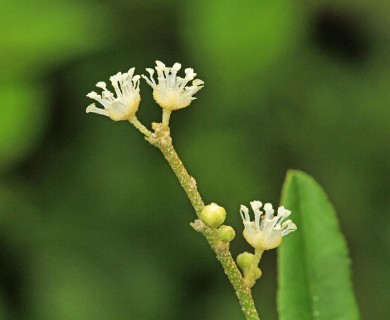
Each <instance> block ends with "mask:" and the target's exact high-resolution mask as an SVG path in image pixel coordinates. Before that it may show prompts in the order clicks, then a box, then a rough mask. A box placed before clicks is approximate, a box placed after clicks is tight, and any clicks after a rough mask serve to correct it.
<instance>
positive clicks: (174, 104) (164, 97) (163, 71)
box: [142, 61, 204, 110]
mask: <svg viewBox="0 0 390 320" xmlns="http://www.w3.org/2000/svg"><path fill="white" fill-rule="evenodd" d="M180 68H181V64H180V63H177V62H176V63H175V64H174V65H173V67H172V68H169V67H166V66H165V64H163V63H162V62H161V61H156V71H157V80H158V83H156V82H155V81H154V79H153V74H154V70H153V69H150V68H147V69H146V71H148V72H149V78H148V77H146V76H145V75H142V77H143V78H144V79H145V80H146V82H147V83H148V84H149V85H150V86H151V87H152V88H153V98H154V100H156V102H157V103H158V104H159V105H160V107H162V108H164V109H168V110H177V109H182V108H185V107H188V106H189V105H190V103H191V101H192V100H194V99H196V98H194V97H193V95H194V94H195V93H197V92H198V91H199V90H200V89H202V88H203V83H204V82H203V81H202V80H199V79H195V76H196V73H194V69H191V68H187V69H185V70H184V72H185V77H184V78H181V77H178V76H177V75H176V74H177V72H178V71H179V70H180ZM194 79H195V80H194ZM191 80H193V81H192V85H191V86H188V87H186V84H187V83H188V82H189V81H191Z"/></svg>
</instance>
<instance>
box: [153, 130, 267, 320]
mask: <svg viewBox="0 0 390 320" xmlns="http://www.w3.org/2000/svg"><path fill="white" fill-rule="evenodd" d="M153 129H154V130H155V132H154V133H153V134H152V135H151V136H149V137H148V139H147V140H148V141H149V142H150V143H151V144H152V145H154V146H156V147H157V148H158V149H160V150H161V152H162V153H163V155H164V157H165V159H166V160H167V161H168V163H169V165H170V166H171V168H172V170H173V172H174V173H175V175H176V177H177V178H178V180H179V182H180V184H181V186H182V188H183V189H184V191H185V192H186V194H187V197H188V199H189V200H190V202H191V204H192V206H193V208H194V209H195V212H196V214H197V216H198V217H199V215H200V213H201V212H202V210H203V208H204V202H203V200H202V198H201V196H200V194H199V192H198V188H197V185H196V181H195V179H194V178H193V177H191V176H190V175H189V174H188V172H187V170H186V168H185V167H184V165H183V163H182V161H181V160H180V158H179V156H178V154H177V153H176V150H175V149H174V147H173V145H172V138H171V136H170V132H169V128H168V127H166V126H164V125H162V124H161V123H153ZM198 231H200V232H201V233H202V234H203V235H204V236H205V238H206V239H207V242H208V243H209V244H210V246H211V248H212V250H213V251H214V252H215V254H216V256H217V259H218V260H219V262H220V263H221V265H222V267H223V269H224V270H225V273H226V275H227V276H228V278H229V281H230V283H231V284H232V286H233V288H234V290H235V292H236V296H237V297H238V300H239V302H240V305H241V309H242V311H243V313H244V314H245V318H246V319H247V320H260V318H259V315H258V313H257V311H256V307H255V304H254V302H253V298H252V293H251V289H250V288H249V287H248V286H247V285H246V283H245V281H244V279H243V277H242V275H241V272H240V271H239V270H238V268H237V265H236V263H235V261H234V260H233V258H232V256H231V254H230V251H229V244H226V243H223V242H221V241H220V240H219V239H218V237H217V236H216V234H215V229H210V228H208V227H206V226H202V227H201V228H199V229H198Z"/></svg>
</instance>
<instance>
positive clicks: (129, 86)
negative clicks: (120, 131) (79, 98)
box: [87, 68, 141, 121]
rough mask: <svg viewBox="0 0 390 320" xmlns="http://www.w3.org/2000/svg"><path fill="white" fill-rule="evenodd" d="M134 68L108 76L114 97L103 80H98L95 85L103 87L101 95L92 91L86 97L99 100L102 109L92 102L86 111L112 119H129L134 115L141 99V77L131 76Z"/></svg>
mask: <svg viewBox="0 0 390 320" xmlns="http://www.w3.org/2000/svg"><path fill="white" fill-rule="evenodd" d="M134 70H135V68H131V69H130V70H129V72H127V73H121V72H118V73H117V74H116V75H114V76H112V77H110V81H111V84H112V86H113V87H114V89H115V93H116V97H115V96H114V94H113V93H112V92H111V91H109V90H107V85H106V83H105V82H103V81H100V82H98V83H97V84H96V86H97V87H98V88H101V89H103V92H102V95H99V94H97V93H96V92H94V91H92V92H90V93H88V94H87V97H89V98H91V99H94V100H96V101H98V102H100V104H101V105H102V106H103V107H104V109H100V108H97V107H96V106H95V104H94V103H93V104H91V105H90V106H88V108H87V113H88V112H94V113H97V114H101V115H104V116H107V117H110V118H111V119H112V120H114V121H118V120H129V119H131V118H132V117H134V115H135V113H136V112H137V110H138V106H139V103H140V101H141V96H140V94H139V80H140V78H141V77H140V76H139V75H136V76H133V75H134Z"/></svg>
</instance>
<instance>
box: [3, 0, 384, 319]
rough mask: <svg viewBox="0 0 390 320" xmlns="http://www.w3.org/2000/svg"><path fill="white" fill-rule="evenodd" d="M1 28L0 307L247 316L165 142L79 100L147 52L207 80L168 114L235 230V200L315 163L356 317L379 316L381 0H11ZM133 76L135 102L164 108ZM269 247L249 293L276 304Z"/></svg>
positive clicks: (58, 312)
mask: <svg viewBox="0 0 390 320" xmlns="http://www.w3.org/2000/svg"><path fill="white" fill-rule="evenodd" d="M0 27H1V29H0V65H1V68H0V74H1V77H0V111H1V112H0V115H1V116H0V177H1V180H0V319H20V320H30V319H34V320H35V319H36V320H54V319H77V320H87V319H94V320H100V319H102V320H103V319H104V320H106V319H115V320H122V319H123V320H124V319H126V320H128V319H147V320H149V319H150V320H154V319H156V320H157V319H205V320H208V319H226V320H228V319H242V316H241V313H240V309H239V307H238V304H237V302H236V300H235V296H234V293H233V290H232V289H231V288H230V285H229V283H228V281H227V280H226V278H225V275H224V274H223V272H222V271H221V267H220V265H219V264H218V263H217V261H216V259H215V258H214V257H213V254H212V253H211V251H210V249H209V247H208V245H207V243H206V242H205V240H204V239H203V238H202V237H201V236H200V235H199V234H197V233H196V232H194V231H193V230H192V229H191V228H190V226H189V223H190V222H191V221H192V220H193V219H194V217H195V216H194V213H193V211H192V209H191V207H190V205H189V203H188V201H187V200H186V198H185V195H184V193H183V191H182V190H181V189H180V187H179V184H178V182H177V181H176V179H175V177H174V176H173V174H172V173H171V171H170V169H169V167H168V165H167V164H166V163H165V161H164V160H163V158H162V157H161V156H160V154H159V152H158V150H157V149H155V148H153V147H152V146H150V145H148V144H147V143H145V141H144V140H143V138H142V136H141V135H140V134H139V133H138V132H137V131H136V130H135V129H134V128H133V127H131V126H130V125H129V124H127V123H114V122H112V121H110V120H109V119H107V118H105V117H101V116H97V115H88V116H87V115H86V114H85V108H86V106H87V105H88V104H90V102H91V101H89V99H88V98H86V97H85V95H86V93H88V92H90V91H92V90H94V85H95V84H96V82H98V81H102V80H104V81H107V80H108V78H109V76H111V75H113V74H115V73H116V72H118V71H123V72H124V71H127V70H128V69H129V68H130V67H132V66H136V67H137V70H138V72H139V73H142V72H143V70H144V68H146V67H153V66H154V61H155V60H156V59H159V60H161V61H163V62H165V63H166V64H167V65H172V64H173V63H174V62H176V61H179V62H181V63H182V64H183V66H184V67H193V68H194V69H195V71H196V72H197V73H198V75H199V78H200V79H202V80H204V81H205V83H206V86H205V88H204V89H202V90H201V91H200V92H199V93H198V94H197V97H198V100H196V101H195V102H194V103H193V104H192V105H191V106H190V107H189V108H187V109H184V110H182V111H180V112H175V113H174V114H173V116H172V119H171V123H172V132H173V137H174V142H175V146H176V148H177V150H178V152H179V153H180V155H181V157H182V158H183V161H184V162H185V163H186V165H187V167H188V170H189V172H190V173H191V174H192V175H194V176H195V177H196V179H197V180H198V185H199V188H200V191H201V193H202V195H203V196H204V199H205V201H206V202H211V201H215V202H217V203H219V204H221V205H224V206H225V207H226V209H227V210H228V213H229V215H228V219H227V223H228V224H231V225H233V226H234V227H235V228H236V230H241V229H242V225H241V221H240V217H239V214H238V208H239V205H240V204H245V203H246V204H247V203H248V202H249V201H251V200H254V199H261V200H262V201H269V202H273V203H275V204H277V203H278V201H279V200H278V199H279V196H280V190H281V186H282V183H283V179H284V176H285V173H286V171H287V170H288V169H289V168H295V169H301V170H304V171H306V172H308V173H309V174H311V175H313V176H314V177H315V178H316V179H317V180H318V181H319V182H320V183H321V184H322V186H323V187H324V188H325V190H326V191H327V193H328V194H329V197H330V199H331V200H332V202H333V203H334V205H335V207H336V209H337V212H338V216H339V219H340V224H341V228H342V230H343V232H344V233H345V236H346V239H347V241H348V245H349V248H350V253H351V257H352V270H353V274H352V276H353V283H354V287H355V289H356V296H357V300H358V303H359V306H360V310H361V313H362V316H363V318H366V319H384V316H385V315H386V310H387V311H388V309H387V308H388V299H389V291H388V283H389V275H388V270H389V252H390V250H389V245H390V231H389V230H390V228H389V225H390V216H389V207H390V203H389V197H388V195H389V189H388V186H389V176H390V175H389V162H390V161H389V160H390V157H389V133H390V132H389V122H390V117H389V104H390V90H389V85H390V2H389V1H384V0H383V1H380V0H377V1H364V0H354V1H352V0H351V1H349V0H338V1H331V0H321V1H318V0H316V1H314V0H313V1H309V0H295V1H292V0H273V1H266V0H257V1H250V0H208V1H203V0H198V1H187V0H180V1H179V0H177V1H176V0H148V1H147V0H127V1H125V0H111V1H103V0H100V1H92V0H77V1H76V0H57V1H49V0H31V1H28V0H21V1H13V0H2V1H1V11H0ZM141 89H142V90H141V93H142V103H141V106H140V110H139V113H138V114H139V118H140V119H141V121H142V122H144V123H145V124H149V123H151V122H152V121H158V120H159V119H160V114H161V110H160V108H159V107H158V106H156V105H155V103H154V102H153V100H152V98H151V89H150V88H149V87H148V86H147V85H146V83H144V82H143V83H142V84H141ZM238 233H239V235H238V236H237V239H236V240H235V241H234V242H233V244H232V251H233V253H234V255H235V256H236V255H237V254H238V253H240V252H242V251H244V250H249V246H248V245H247V244H246V243H245V242H244V241H243V240H242V237H241V236H240V232H238ZM292 236H293V235H292ZM261 266H262V269H263V278H262V279H261V281H260V283H258V284H257V285H256V287H255V288H254V297H255V300H256V303H257V305H258V307H259V309H260V310H261V313H262V318H264V319H267V320H272V319H274V320H275V319H277V314H276V311H275V310H276V303H275V297H276V287H277V281H276V256H275V252H267V254H266V255H265V256H264V258H263V260H262V262H261ZM334 271H335V272H337V270H334ZM387 315H388V313H387Z"/></svg>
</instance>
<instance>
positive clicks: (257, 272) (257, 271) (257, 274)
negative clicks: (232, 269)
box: [253, 267, 262, 280]
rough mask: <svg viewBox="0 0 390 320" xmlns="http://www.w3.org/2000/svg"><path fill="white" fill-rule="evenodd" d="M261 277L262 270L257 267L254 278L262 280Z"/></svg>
mask: <svg viewBox="0 0 390 320" xmlns="http://www.w3.org/2000/svg"><path fill="white" fill-rule="evenodd" d="M261 275H262V272H261V270H260V268H259V267H257V268H256V269H255V270H254V271H253V278H254V279H255V280H258V279H260V277H261Z"/></svg>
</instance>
